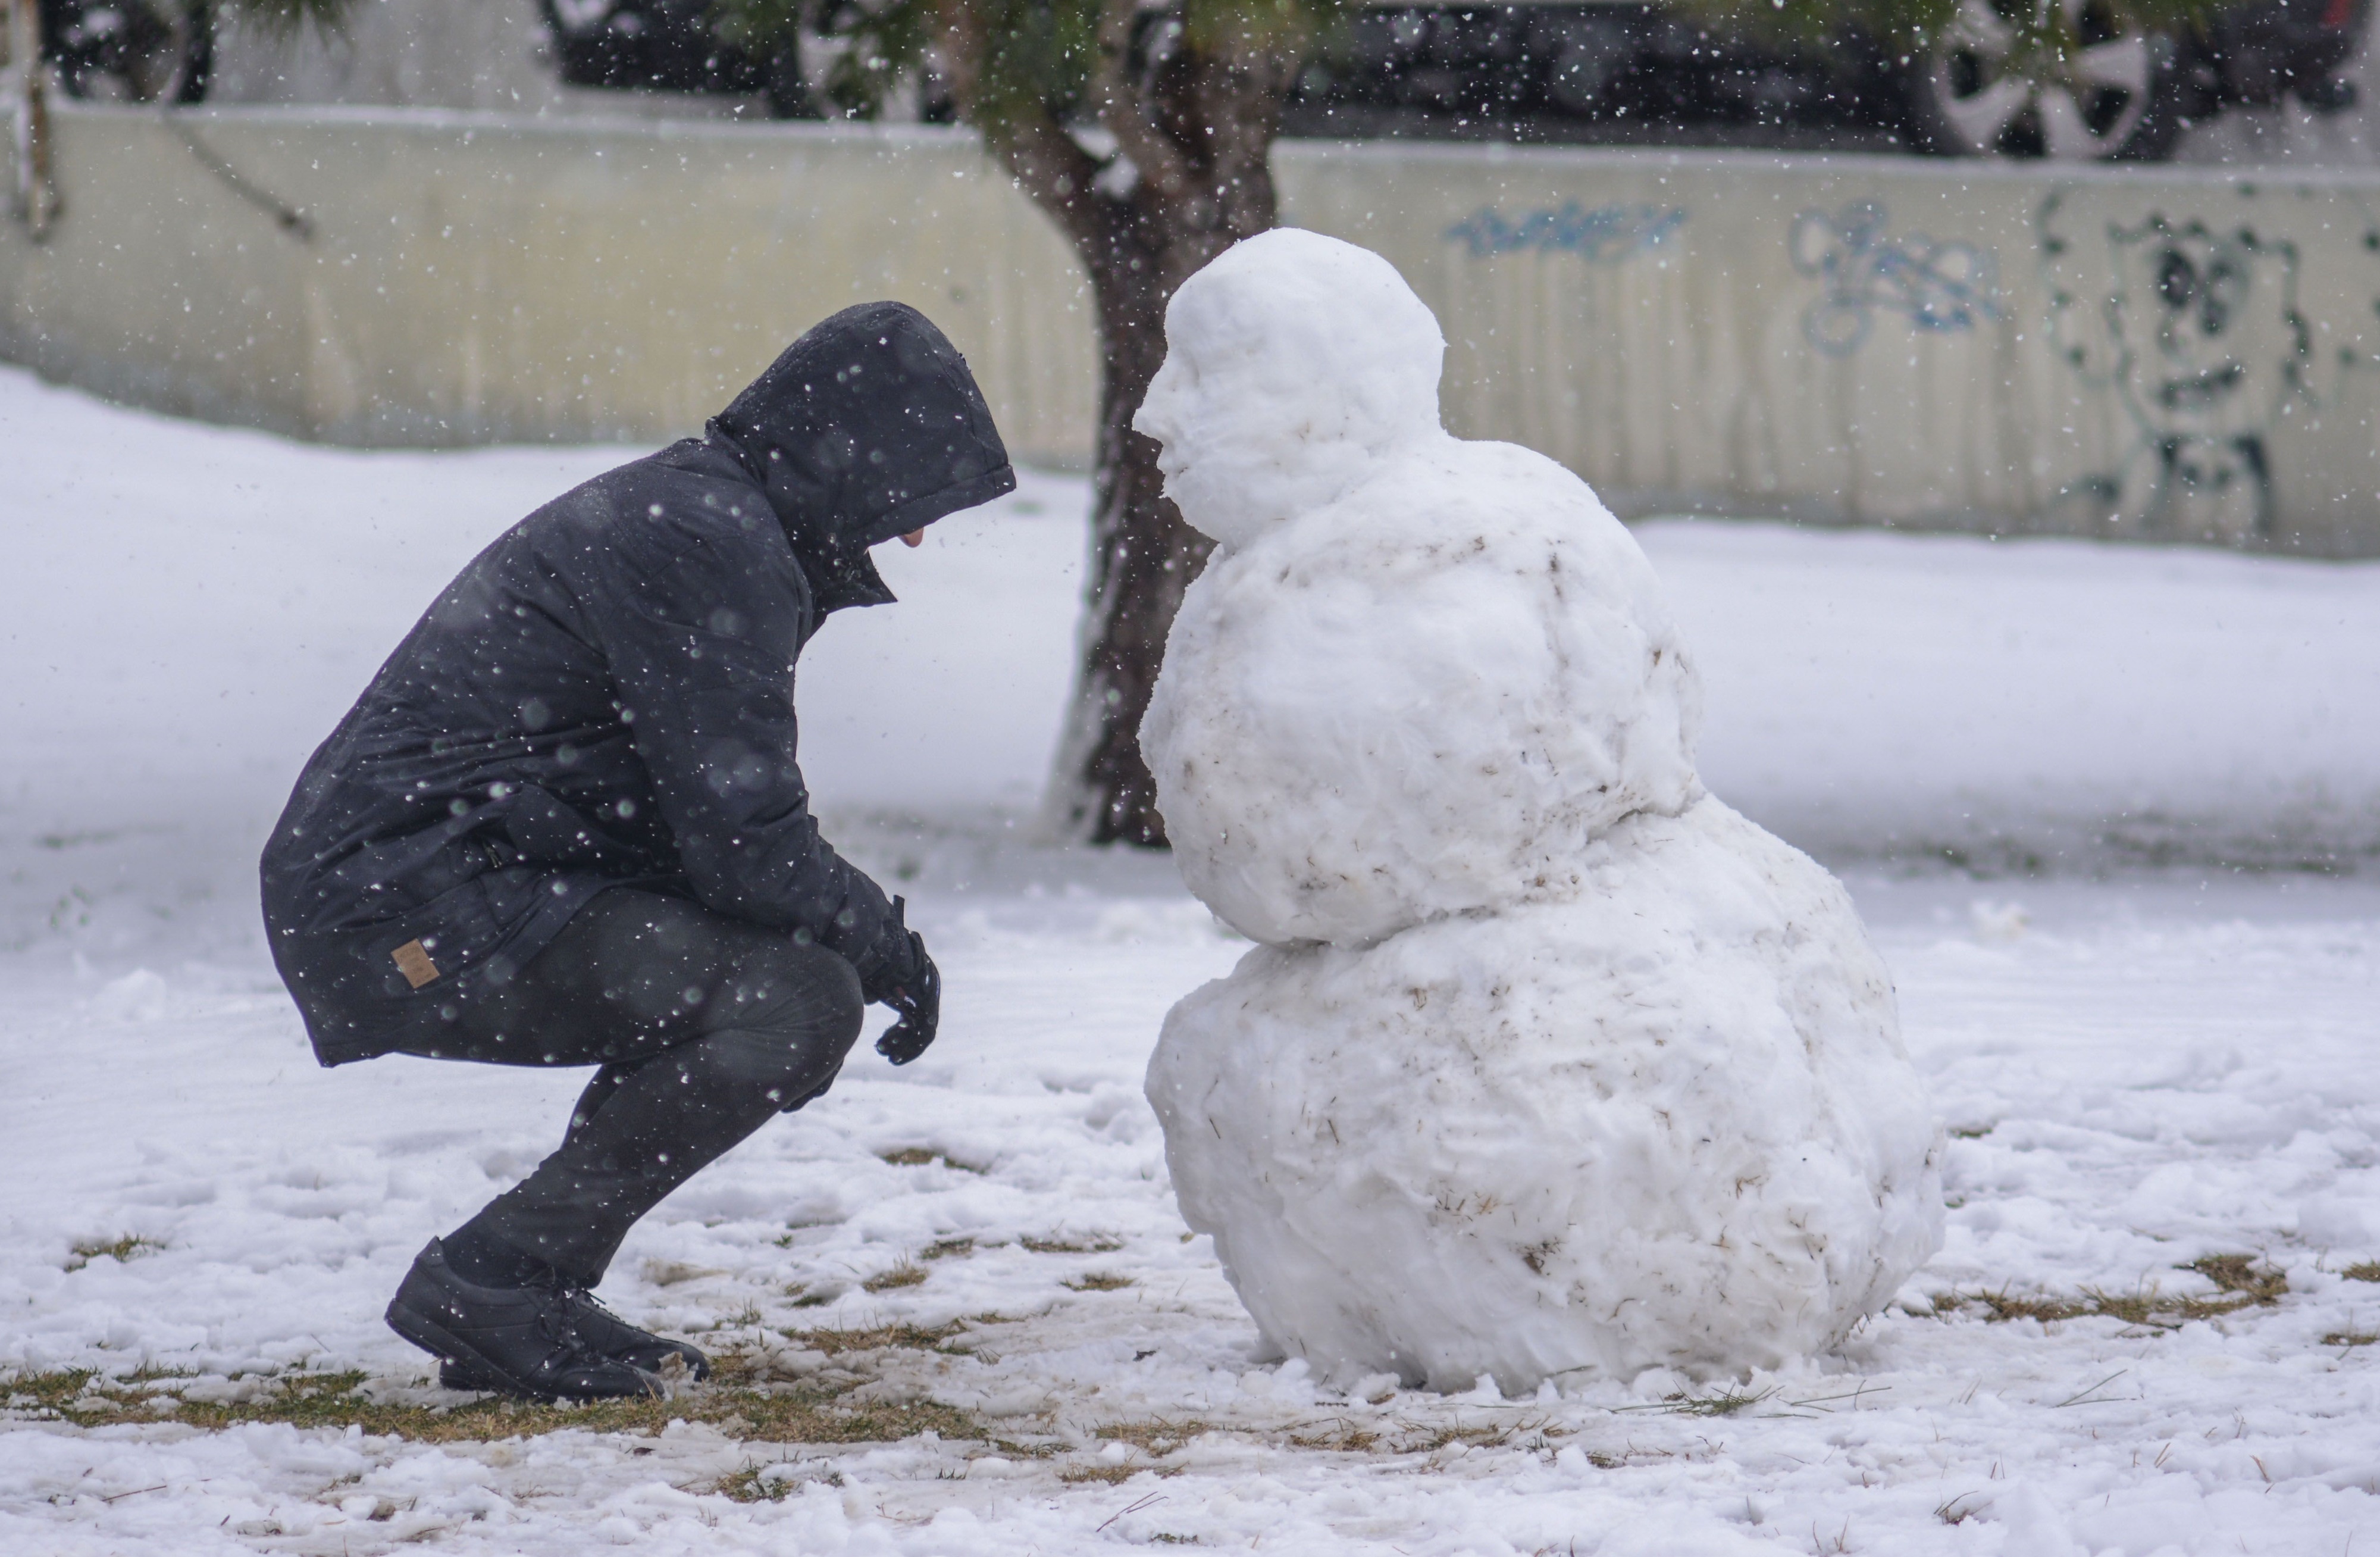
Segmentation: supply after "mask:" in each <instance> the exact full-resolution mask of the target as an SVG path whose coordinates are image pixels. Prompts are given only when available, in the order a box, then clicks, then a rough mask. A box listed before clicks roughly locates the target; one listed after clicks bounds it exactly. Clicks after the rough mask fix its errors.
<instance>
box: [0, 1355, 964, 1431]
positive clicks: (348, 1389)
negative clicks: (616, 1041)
mask: <svg viewBox="0 0 2380 1557" xmlns="http://www.w3.org/2000/svg"><path fill="white" fill-rule="evenodd" d="M365 1382H366V1375H365V1374H364V1373H363V1372H362V1371H361V1370H359V1369H355V1370H348V1371H346V1372H338V1373H295V1374H287V1375H284V1376H282V1377H281V1378H279V1379H276V1380H274V1381H273V1382H272V1384H271V1386H270V1387H269V1388H266V1389H263V1390H260V1391H258V1392H257V1393H255V1394H253V1395H252V1396H251V1397H250V1398H249V1399H246V1400H239V1401H229V1402H217V1401H203V1400H189V1399H186V1398H184V1397H183V1395H182V1394H181V1393H179V1392H178V1391H176V1390H173V1389H166V1390H164V1391H162V1392H161V1391H159V1389H158V1386H157V1384H156V1382H155V1381H144V1382H139V1383H136V1382H134V1381H130V1380H125V1381H97V1380H95V1376H94V1375H93V1374H92V1373H91V1371H90V1370H89V1369H86V1368H67V1369H62V1370H59V1371H57V1372H54V1373H41V1374H26V1375H19V1376H18V1378H16V1379H13V1380H10V1381H6V1384H5V1385H0V1388H5V1389H6V1392H7V1394H6V1398H8V1399H16V1398H18V1397H28V1396H29V1397H30V1398H31V1400H32V1402H33V1403H34V1404H33V1405H31V1406H30V1407H25V1406H19V1407H17V1409H18V1410H30V1412H31V1413H33V1414H35V1415H37V1416H39V1417H46V1418H49V1419H53V1420H58V1421H66V1422H71V1423H73V1424H74V1425H76V1426H78V1427H85V1428H91V1427H105V1426H108V1425H110V1424H112V1423H115V1422H127V1421H137V1422H178V1423H181V1424H182V1425H184V1426H187V1427H193V1428H200V1429H209V1430H214V1431H220V1430H222V1429H226V1428H231V1427H236V1426H239V1425H242V1424H245V1423H249V1422H279V1423H285V1424H287V1425H289V1426H291V1427H297V1428H339V1429H344V1428H348V1427H359V1428H361V1429H363V1430H364V1431H365V1432H367V1433H370V1434H372V1435H373V1436H375V1437H394V1438H402V1439H407V1440H410V1441H414V1442H419V1443H461V1442H485V1441H492V1440H498V1439H506V1438H534V1437H539V1436H541V1435H543V1434H546V1433H552V1432H561V1431H565V1430H566V1429H579V1430H582V1431H586V1432H620V1433H646V1434H650V1433H658V1432H660V1431H661V1430H662V1429H663V1428H664V1427H667V1426H668V1425H669V1424H670V1422H671V1421H673V1420H678V1419H683V1420H686V1421H692V1422H708V1423H710V1424H711V1425H712V1426H714V1427H718V1428H720V1429H722V1430H724V1431H727V1432H729V1433H731V1434H732V1435H733V1436H735V1437H736V1438H738V1439H742V1440H747V1441H765V1442H772V1443H883V1442H897V1441H900V1440H902V1439H906V1438H915V1437H916V1436H917V1434H919V1433H921V1432H929V1431H930V1432H936V1433H940V1434H941V1436H942V1437H943V1438H945V1439H958V1440H974V1441H991V1434H990V1432H989V1431H987V1430H986V1429H985V1428H984V1425H983V1423H982V1422H980V1421H979V1420H978V1419H977V1417H975V1416H974V1415H973V1414H972V1413H970V1412H966V1411H962V1410H960V1409H958V1408H957V1407H955V1406H950V1405H936V1404H933V1403H931V1402H917V1403H914V1404H910V1405H886V1404H883V1403H881V1402H858V1403H850V1404H846V1403H844V1401H843V1400H841V1399H840V1395H841V1394H842V1393H847V1392H839V1391H835V1390H828V1389H817V1388H807V1389H806V1388H798V1387H797V1388H794V1389H774V1390H762V1389H755V1388H739V1387H735V1386H722V1385H720V1384H716V1383H713V1384H707V1385H695V1386H692V1387H690V1388H688V1389H686V1390H684V1391H682V1392H680V1393H678V1394H677V1395H675V1396H674V1397H673V1398H671V1399H668V1400H605V1401H593V1402H589V1403H588V1404H586V1405H536V1404H533V1403H531V1402H528V1401H517V1400H510V1399H506V1398H504V1397H502V1396H497V1395H480V1396H476V1397H474V1398H472V1399H470V1400H468V1401H463V1402H459V1403H457V1404H455V1405H402V1404H397V1403H394V1402H388V1401H382V1400H375V1399H373V1398H372V1397H371V1395H370V1393H367V1391H366V1389H365Z"/></svg>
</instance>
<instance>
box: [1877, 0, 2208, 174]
mask: <svg viewBox="0 0 2380 1557" xmlns="http://www.w3.org/2000/svg"><path fill="white" fill-rule="evenodd" d="M2061 34H2062V48H2061V47H2059V46H2057V45H2045V43H2043V40H2044V38H2045V37H2056V36H2059V35H2061ZM2179 58H2180V48H2179V47H2178V45H2177V44H2176V42H2175V40H2174V39H2173V38H2171V37H2170V36H2168V34H2165V33H2161V32H2156V31H2153V30H2146V29H2143V28H2142V27H2140V26H2139V25H2138V24H2137V23H2134V22H2131V21H2130V20H2128V19H2127V18H2125V17H2124V16H2123V14H2122V12H2121V10H2120V9H2119V8H2118V7H2117V6H2113V5H2111V4H2110V3H2109V0H1961V4H1960V6H1959V12H1958V16H1957V18H1956V20H1954V21H1953V22H1952V24H1951V26H1950V28H1949V30H1947V31H1946V35H1945V36H1944V38H1943V39H1942V41H1941V42H1940V43H1937V45H1936V46H1935V47H1934V48H1932V49H1931V50H1929V51H1927V52H1926V53H1925V54H1922V55H1918V56H1916V57H1915V58H1914V59H1913V60H1912V62H1911V64H1910V66H1909V67H1908V71H1907V75H1906V77H1905V80H1904V88H1905V99H1906V103H1907V114H1908V121H1907V123H1908V130H1909V136H1910V140H1912V142H1913V143H1914V144H1915V146H1916V147H1917V148H1918V149H1919V150H1921V151H1925V152H1932V153H1934V154H1936V155H1937V156H1962V157H1973V156H2007V157H2042V158H2047V159H2049V160H2052V161H2058V162H2162V161H2164V160H2165V159H2166V158H2168V157H2169V156H2171V155H2172V154H2173V149H2174V145H2175V143H2176V142H2177V141H2179V140H2180V137H2181V132H2182V131H2183V130H2184V129H2185V128H2188V126H2189V120H2188V108H2189V105H2190V103H2191V92H2190V91H2189V83H2188V82H2187V81H2186V80H2185V79H2183V75H2182V72H2181V71H2180V69H2179V67H2178V65H2177V62H2178V60H2179Z"/></svg>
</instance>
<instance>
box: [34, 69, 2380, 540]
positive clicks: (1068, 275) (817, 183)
mask: <svg viewBox="0 0 2380 1557" xmlns="http://www.w3.org/2000/svg"><path fill="white" fill-rule="evenodd" d="M60 123H61V139H60V144H59V150H58V159H57V160H58V166H59V173H60V178H61V181H62V184H63V186H64V189H65V193H66V197H67V202H68V204H67V214H66V217H65V219H64V221H63V223H62V224H61V225H60V227H59V229H58V231H57V233H56V235H55V238H54V239H53V241H52V243H51V244H50V245H49V246H48V247H47V248H46V249H32V248H31V247H30V246H29V245H28V244H27V243H26V242H25V240H24V237H23V235H22V233H21V230H19V229H17V228H14V227H10V228H8V229H7V230H6V233H5V235H0V352H5V353H6V355H8V356H10V357H13V358H15V359H18V360H22V361H28V362H32V363H34V364H36V365H38V366H40V367H41V368H42V369H43V371H48V372H50V373H53V374H55V375H57V376H60V377H63V378H67V379H69V380H72V381H75V382H78V383H85V384H89V385H91V387H94V388H97V389H100V390H102V391H103V392H105V393H109V394H113V395H119V396H121V397H124V398H128V399H132V400H137V401H140V402H143V403H147V404H152V405H157V406H161V407H166V408H170V409H174V410H178V411H185V412H191V413H195V414H199V415H203V416H212V417H217V418H221V419H224V420H237V421H247V422H253V423H256V424H259V425H263V426H269V427H275V428H280V429H284V430H286V431H289V432H298V433H302V434H306V435H310V436H318V437H326V438H333V439H339V440H344V441H351V442H358V443H383V444H384V443H399V442H402V443H457V442H475V441H483V440H490V439H499V438H534V437H553V438H572V439H577V438H627V439H638V440H650V439H658V438H660V437H662V436H666V435H669V434H672V433H675V432H682V431H685V430H686V429H689V428H692V427H694V426H696V425H698V424H699V422H700V420H701V419H702V418H703V417H704V416H705V415H707V414H708V413H709V412H710V411H711V410H713V409H715V408H716V407H718V406H719V405H720V404H722V403H723V401H724V400H725V398H726V397H727V395H730V394H732V393H733V391H734V390H735V388H737V387H739V386H740V385H741V384H742V383H744V382H745V381H746V380H747V378H748V377H749V376H750V374H751V373H752V372H753V371H756V370H757V369H758V368H759V366H760V365H761V364H762V363H764V362H765V361H766V360H767V359H768V358H769V357H770V356H771V354H772V353H773V352H774V351H775V350H776V349H777V348H778V347H780V346H781V345H782V344H783V342H784V341H785V340H786V339H788V338H790V337H791V336H792V335H794V334H795V333H797V332H798V331H799V330H800V329H801V328H803V327H804V326H806V325H807V324H808V323H809V322H813V321H814V320H816V319H817V318H819V317H820V316H821V315H822V314H824V313H826V312H828V311H830V310H832V309H834V308H837V307H840V306H842V305H844V303H847V302H851V301H856V300H858V299H861V298H870V297H894V298H904V299H905V300H907V301H910V302H913V303H916V304H917V305H918V306H919V307H921V308H923V309H925V310H928V311H929V312H930V313H931V314H932V315H933V316H934V317H935V318H936V319H937V320H940V321H941V322H943V323H944V325H945V327H946V328H948V329H949V331H950V333H951V334H952V335H953V338H955V339H956V340H957V341H958V342H959V344H960V345H961V347H963V348H964V349H965V351H966V352H967V353H968V356H969V359H971V360H972V361H973V362H974V363H975V364H976V366H977V370H978V371H979V373H980V374H981V376H982V377H983V379H984V381H985V385H986V389H987V392H988V393H989V394H990V397H991V399H992V402H993V405H994V408H995V410H996V411H997V412H998V414H999V415H1000V418H1001V420H1002V427H1003V428H1004V429H1005V430H1007V432H1009V434H1010V437H1011V441H1012V443H1013V444H1014V446H1015V447H1016V448H1017V450H1018V451H1019V452H1020V453H1021V454H1023V455H1024V456H1027V457H1030V458H1034V459H1037V460H1039V461H1043V462H1049V463H1059V464H1072V465H1077V466H1078V465H1080V464H1081V463H1083V461H1084V459H1085V457H1086V456H1087V451H1088V447H1089V436H1090V434H1089V429H1090V423H1091V416H1092V409H1093V405H1094V396H1095V390H1096V361H1097V359H1096V353H1095V351H1094V347H1093V341H1092V336H1091V322H1090V317H1089V313H1088V310H1087V299H1086V298H1084V296H1083V292H1082V287H1081V284H1080V278H1079V275H1078V273H1077V272H1076V270H1075V265H1074V262H1073V260H1072V258H1071V256H1070V255H1069V253H1068V252H1067V250H1066V249H1065V247H1064V245H1063V244H1062V242H1061V241H1060V239H1059V238H1058V237H1056V236H1055V234H1054V232H1053V231H1052V230H1051V229H1050V227H1049V225H1047V224H1046V223H1044V222H1043V221H1042V220H1041V219H1040V218H1039V217H1038V214H1037V213H1035V212H1034V211H1033V210H1032V208H1031V207H1030V206H1029V205H1028V204H1027V202H1026V201H1025V200H1024V199H1023V197H1022V196H1020V195H1019V194H1017V193H1016V192H1015V191H1014V189H1011V188H1010V187H1009V186H1008V184H1007V182H1006V180H1005V179H1004V178H1002V177H1001V176H998V175H997V174H995V173H994V172H992V171H991V170H990V167H989V166H988V164H986V163H985V162H984V161H983V159H982V158H981V156H980V154H979V153H978V152H977V151H976V149H975V147H974V145H973V142H972V141H971V140H969V139H968V138H967V137H966V136H965V133H964V132H956V131H937V130H931V129H918V128H825V127H780V126H766V127H743V126H733V125H713V124H693V123H662V124H656V125H623V124H606V125H589V124H572V123H568V122H558V121H554V120H550V119H549V120H506V119H501V118H495V117H477V116H421V115H414V114H391V113H387V112H377V113H374V112H354V111H346V112H343V111H336V110H331V111H325V110H241V111H231V112H224V113H206V114H199V115H193V116H188V117H186V118H183V119H180V120H178V121H176V122H174V123H168V122H167V121H165V120H164V119H162V118H160V117H159V116H155V115H153V114H141V113H137V112H128V111H114V112H111V111H103V110H76V111H71V112H68V113H67V114H64V115H62V116H60ZM193 136H195V137H196V138H197V140H198V142H199V148H198V150H196V151H194V150H193V148H192V146H191V145H190V144H189V143H188V141H189V139H190V138H191V137H193ZM210 161H212V162H214V163H217V164H222V165H225V166H228V167H230V168H232V169H234V170H236V172H237V175H238V176H239V178H240V180H242V181H244V184H245V186H246V189H244V190H243V189H240V188H235V187H234V185H233V183H232V182H231V181H228V180H226V179H225V177H223V176H221V175H220V174H219V173H217V172H215V171H211V170H210V167H209V166H208V165H207V164H208V163H209V162H210ZM1276 167H1277V170H1278V173H1279V176H1280V179H1281V190H1282V203H1283V207H1284V211H1285V213H1286V215H1287V217H1288V219H1290V220H1292V221H1294V222H1296V223H1298V224H1300V225H1305V226H1310V227H1314V228H1317V229H1318V230H1321V231H1324V232H1330V233H1335V234H1338V235H1340V236H1342V237H1349V238H1352V239H1354V240H1355V241H1358V242H1362V243H1366V244H1367V245H1370V246H1371V247H1373V248H1376V249H1379V250H1380V251H1381V252H1383V253H1385V254H1386V255H1388V256H1389V258H1390V259H1391V260H1392V261H1394V262H1396V263H1397V264H1398V265H1399V266H1400V268H1402V269H1403V271H1404V273H1405V274H1406V275H1407V276H1408V277H1409V278H1410V279H1411V280H1412V281H1413V283H1414V285H1415V287H1416V288H1417V289H1418V290H1419V291H1420V292H1421V294H1422V295H1423V296H1424V297H1425V298H1427V300H1428V301H1429V302H1430V304H1431V306H1432V307H1434V308H1436V309H1437V310H1439V316H1440V318H1441V320H1442V321H1443V322H1444V323H1445V327H1446V332H1447V335H1448V339H1449V342H1450V346H1451V350H1450V353H1449V359H1448V373H1447V391H1446V403H1447V408H1448V418H1449V421H1450V423H1451V425H1452V426H1454V427H1455V428H1456V429H1457V430H1458V431H1459V432H1463V433H1465V434H1467V435H1471V436H1494V437H1504V438H1511V439H1513V440H1515V441H1518V442H1522V443H1525V444H1531V445H1533V446H1536V447H1537V448H1541V449H1544V450H1545V451H1547V452H1548V453H1550V454H1552V455H1555V456H1557V457H1560V458H1561V459H1563V460H1565V461H1566V462H1568V463H1569V464H1571V465H1572V466H1573V468H1576V469H1578V470H1579V471H1580V472H1581V473H1582V474H1584V475H1585V476H1586V477H1587V479H1588V480H1591V481H1593V482H1595V484H1596V485H1597V488H1598V489H1599V490H1601V491H1602V492H1603V493H1604V494H1605V495H1606V497H1607V498H1608V499H1609V500H1610V501H1611V502H1612V503H1613V505H1614V506H1615V507H1618V508H1620V509H1621V510H1622V511H1623V512H1630V513H1642V512H1646V511H1651V510H1656V509H1670V510H1674V509H1680V508H1688V509H1699V510H1705V511H1715V512H1743V513H1764V514H1779V513H1784V514H1791V515H1795V516H1798V517H1803V518H1805V519H1810V520H1814V521H1826V522H1841V521H1849V522H1864V523H1886V524H1908V525H1925V526H1954V527H1960V528H1973V529H1989V530H1995V531H2000V532H2016V531H2024V530H2053V531H2058V532H2064V533H2081V534H2096V535H2107V536H2114V537H2141V538H2150V539H2191V540H2212V541H2222V542H2228V543H2232V544H2240V545H2251V546H2273V547H2277V548H2280V549H2285V550H2290V551H2296V552H2301V553H2310V554H2317V555H2374V554H2380V445H2376V444H2375V435H2374V433H2375V430H2374V410H2375V400H2380V176H2374V175H2371V174H2362V173H2295V174H2290V175H2289V176H2286V177H2284V176H2279V175H2278V174H2277V172H2276V171H2273V170H2268V171H2267V173H2266V174H2265V175H2264V176H2256V177H2247V176H2226V175H2223V174H2220V173H2218V172H2216V171H2215V170H2209V169H2120V170H2110V169H2087V170H2080V171H2077V170H2072V169H2063V170H2061V169H2051V168H2039V167H2022V166H2013V165H1987V164H1969V163H1929V162H1922V161H1917V160H1913V159H1886V158H1837V159H1828V158H1808V157H1795V158H1779V157H1776V156H1771V155H1767V154H1760V153H1727V152H1720V153H1709V152H1696V153H1692V154H1684V153H1680V154H1670V153H1658V152H1652V153H1648V152H1593V151H1574V150H1560V151H1535V150H1518V149H1510V148H1493V147H1450V146H1399V145H1390V144H1372V145H1366V146H1355V147H1344V146H1323V145H1317V144H1303V143H1301V144H1292V145H1287V146H1284V147H1282V148H1281V151H1280V152H1279V153H1278V156H1277V159H1276ZM261 194H269V195H270V196H272V197H273V198H274V199H277V200H279V201H285V202H286V203H287V204H289V205H291V206H294V207H297V208H298V209H301V210H302V211H303V212H304V213H306V215H307V217H308V219H309V222H310V225H311V237H310V238H309V237H299V236H297V235H295V234H292V233H289V232H286V231H284V230H283V229H281V228H280V227H278V226H276V225H275V224H274V222H273V220H272V218H271V216H270V214H269V213H268V212H267V211H266V210H265V209H264V206H263V203H262V202H261V200H260V198H259V197H260V195H261Z"/></svg>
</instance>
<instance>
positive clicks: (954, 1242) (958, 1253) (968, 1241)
mask: <svg viewBox="0 0 2380 1557" xmlns="http://www.w3.org/2000/svg"><path fill="white" fill-rule="evenodd" d="M974 1252H975V1240H974V1239H973V1238H939V1239H936V1240H935V1241H934V1242H932V1243H930V1244H928V1245H927V1246H926V1252H925V1253H924V1254H922V1255H920V1256H918V1258H919V1259H964V1258H965V1257H966V1256H968V1255H970V1254H973V1253H974Z"/></svg>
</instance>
